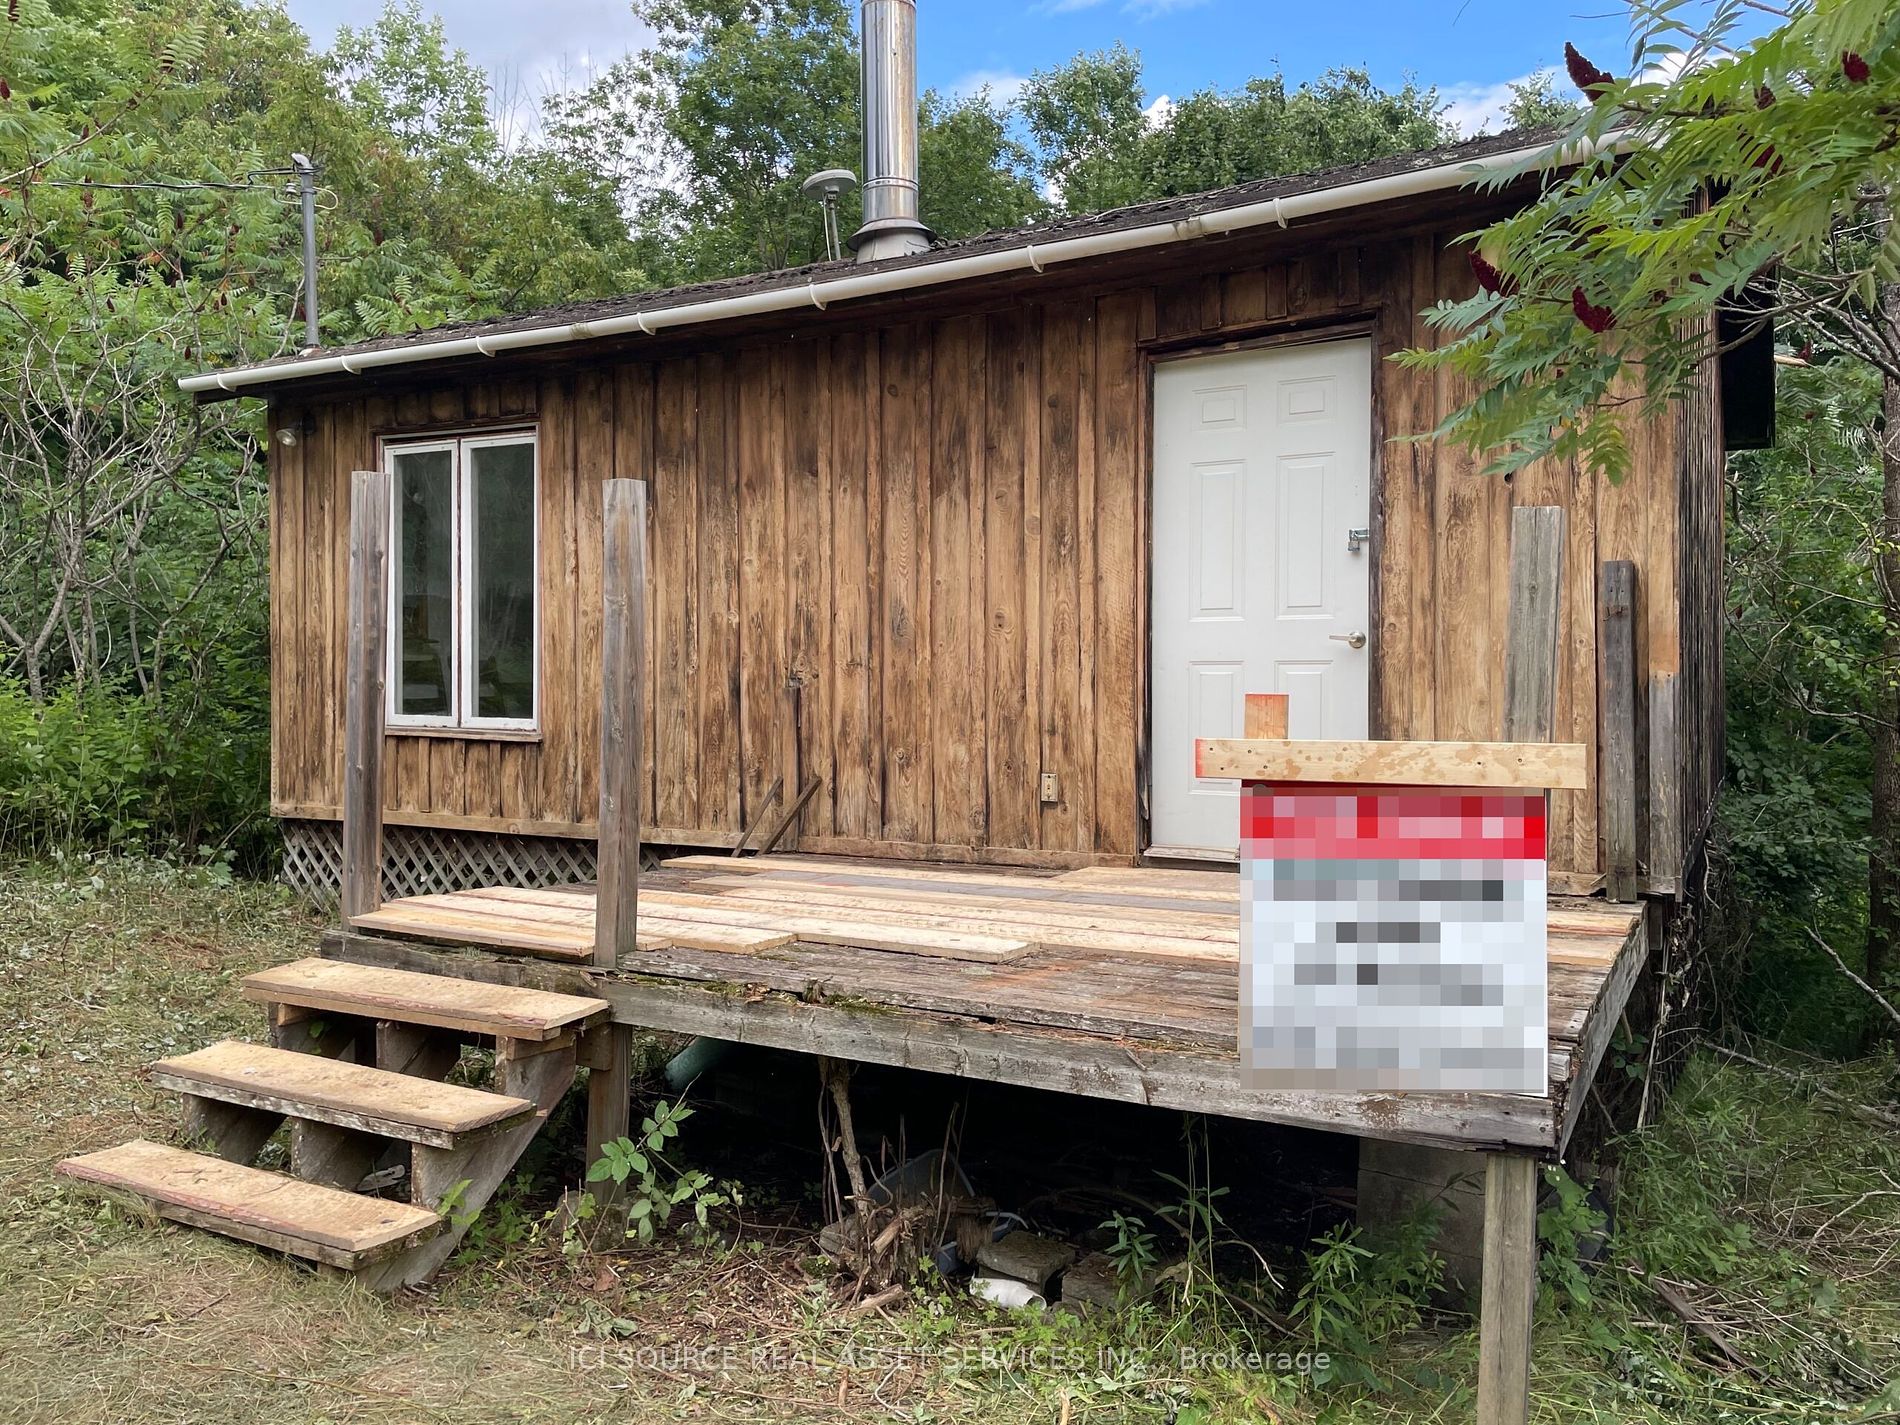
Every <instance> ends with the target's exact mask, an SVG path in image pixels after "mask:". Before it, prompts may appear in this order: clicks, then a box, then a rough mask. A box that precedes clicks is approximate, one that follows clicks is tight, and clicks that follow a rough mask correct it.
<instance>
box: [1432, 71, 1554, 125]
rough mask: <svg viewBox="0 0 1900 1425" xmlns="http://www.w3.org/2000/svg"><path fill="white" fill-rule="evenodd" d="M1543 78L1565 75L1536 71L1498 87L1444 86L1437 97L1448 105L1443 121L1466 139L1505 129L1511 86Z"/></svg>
mask: <svg viewBox="0 0 1900 1425" xmlns="http://www.w3.org/2000/svg"><path fill="white" fill-rule="evenodd" d="M1543 78H1556V79H1558V80H1559V81H1560V82H1561V79H1562V72H1561V71H1560V70H1557V69H1539V70H1533V71H1532V72H1531V73H1529V74H1521V75H1519V76H1518V77H1517V78H1516V79H1506V80H1503V81H1502V82H1500V83H1497V84H1441V85H1440V86H1439V87H1438V97H1439V99H1440V100H1442V101H1443V102H1444V105H1445V108H1444V111H1443V113H1444V118H1445V120H1446V122H1447V123H1449V124H1450V125H1451V126H1452V127H1453V128H1454V129H1456V130H1457V131H1458V132H1459V133H1460V134H1461V135H1463V136H1464V137H1466V138H1470V137H1471V136H1472V135H1474V134H1482V133H1486V132H1488V131H1490V130H1492V129H1502V128H1504V127H1505V126H1506V124H1507V123H1508V122H1509V121H1508V120H1507V119H1506V118H1505V116H1504V115H1505V110H1506V109H1507V108H1508V107H1509V106H1510V103H1511V86H1512V85H1514V84H1529V83H1530V82H1531V81H1533V80H1536V79H1543Z"/></svg>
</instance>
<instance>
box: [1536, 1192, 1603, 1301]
mask: <svg viewBox="0 0 1900 1425" xmlns="http://www.w3.org/2000/svg"><path fill="white" fill-rule="evenodd" d="M1544 1181H1545V1183H1547V1184H1548V1185H1549V1186H1550V1188H1551V1190H1552V1191H1553V1192H1555V1193H1556V1194H1557V1197H1556V1200H1555V1201H1554V1202H1552V1203H1551V1205H1550V1206H1549V1207H1546V1208H1545V1209H1544V1210H1543V1211H1542V1212H1539V1213H1538V1214H1537V1240H1538V1242H1539V1243H1540V1244H1542V1247H1543V1254H1542V1256H1541V1257H1540V1258H1539V1259H1538V1264H1537V1275H1538V1279H1539V1280H1540V1281H1542V1282H1543V1284H1544V1285H1545V1286H1546V1287H1547V1288H1549V1289H1550V1291H1551V1292H1552V1293H1553V1294H1555V1295H1556V1296H1557V1297H1558V1298H1559V1299H1560V1300H1562V1301H1565V1302H1567V1303H1569V1304H1571V1305H1573V1306H1588V1305H1589V1304H1590V1279H1589V1277H1588V1276H1586V1275H1585V1274H1584V1270H1583V1266H1582V1264H1581V1263H1580V1262H1578V1260H1577V1246H1578V1244H1579V1243H1580V1242H1582V1241H1584V1240H1585V1239H1586V1238H1592V1237H1600V1236H1601V1235H1602V1233H1603V1225H1604V1216H1603V1214H1602V1213H1601V1212H1598V1211H1597V1210H1596V1208H1594V1207H1592V1206H1591V1205H1590V1194H1589V1193H1588V1192H1586V1191H1585V1190H1584V1189H1583V1188H1582V1187H1581V1186H1579V1185H1578V1184H1577V1182H1576V1180H1575V1179H1573V1178H1572V1177H1571V1176H1570V1174H1568V1173H1566V1172H1565V1171H1564V1170H1563V1169H1562V1168H1556V1167H1546V1168H1545V1169H1544Z"/></svg>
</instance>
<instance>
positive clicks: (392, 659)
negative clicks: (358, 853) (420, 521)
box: [383, 430, 542, 732]
mask: <svg viewBox="0 0 1900 1425" xmlns="http://www.w3.org/2000/svg"><path fill="white" fill-rule="evenodd" d="M497 445H525V446H527V447H528V449H529V451H530V452H531V461H532V464H531V471H532V477H531V478H532V481H533V484H532V487H531V492H530V503H531V505H532V507H533V515H534V528H533V530H532V532H531V533H530V535H529V540H530V546H529V547H530V548H532V549H533V551H534V574H533V578H534V630H533V632H532V634H531V635H530V638H531V640H532V644H533V647H532V650H531V651H532V653H533V658H534V665H533V678H534V682H533V693H532V695H531V696H532V700H533V712H532V714H531V715H530V716H528V717H525V718H519V717H478V716H476V715H475V714H474V713H473V712H471V711H470V709H472V708H473V707H474V706H475V660H474V659H472V658H471V657H469V656H468V655H469V652H470V650H471V649H472V648H473V646H474V637H475V606H474V592H473V591H474V581H473V580H472V579H471V578H470V577H469V575H470V572H471V564H472V562H473V558H474V548H475V542H474V522H475V516H474V502H473V501H472V500H470V499H469V498H468V495H469V487H470V484H471V482H472V480H473V478H474V476H473V472H472V470H471V467H470V462H469V459H468V452H469V451H471V450H477V449H480V448H482V447H484V446H497ZM437 450H442V451H447V452H449V455H450V458H451V461H452V469H451V472H450V484H449V503H450V528H451V529H452V531H453V537H452V544H453V548H452V549H451V551H450V579H451V580H452V582H453V587H454V591H455V631H454V646H453V648H452V649H451V657H452V658H453V661H454V667H453V669H452V670H451V673H450V677H451V679H452V681H453V690H452V691H453V697H452V699H451V701H452V704H453V707H454V709H455V710H454V711H453V712H451V713H450V714H448V715H446V716H442V715H435V714H426V713H405V712H403V711H402V710H401V696H402V683H401V664H400V654H401V651H402V645H401V620H400V617H399V615H400V612H401V608H402V503H401V501H400V500H398V499H397V479H396V457H397V456H399V455H420V454H426V453H427V452H429V451H437ZM383 470H384V472H385V473H387V474H388V475H389V477H390V480H389V500H390V509H389V565H390V567H389V605H388V608H387V610H386V617H387V636H386V639H385V643H386V647H387V653H386V655H385V660H384V670H383V683H384V698H383V725H384V726H385V727H387V728H389V729H391V730H392V731H423V732H538V731H539V730H540V727H541V595H542V589H541V442H540V440H539V438H538V435H537V433H536V432H535V431H533V430H510V431H483V432H480V433H472V434H448V435H435V436H419V437H417V438H416V439H414V440H403V439H394V440H385V441H384V442H383Z"/></svg>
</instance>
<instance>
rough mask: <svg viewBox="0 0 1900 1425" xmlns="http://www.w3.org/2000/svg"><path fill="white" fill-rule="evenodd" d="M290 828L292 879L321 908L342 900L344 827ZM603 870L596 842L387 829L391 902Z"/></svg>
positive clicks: (587, 877) (386, 894)
mask: <svg viewBox="0 0 1900 1425" xmlns="http://www.w3.org/2000/svg"><path fill="white" fill-rule="evenodd" d="M283 828H284V869H283V879H284V882H285V884H287V885H289V886H290V887H292V888H293V889H294V890H296V891H299V892H301V893H302V894H303V895H305V896H308V897H309V898H310V899H311V900H312V901H314V902H316V903H317V904H319V905H325V906H333V905H335V904H336V900H337V895H338V892H339V891H340V890H341V888H342V881H343V827H342V824H341V823H340V822H334V821H286V822H284V823H283ZM597 874H598V862H597V860H596V858H595V846H594V843H593V842H592V841H586V840H571V839H569V838H567V837H561V836H504V835H501V834H499V833H496V832H490V831H449V830H444V829H441V828H437V827H431V826H385V827H384V828H383V899H385V900H396V899H398V898H400V897H402V896H421V895H432V894H435V893H438V892H442V891H466V890H471V889H473V888H474V887H476V886H561V885H573V884H574V883H575V882H578V881H591V880H593V879H594V877H595V876H596V875H597Z"/></svg>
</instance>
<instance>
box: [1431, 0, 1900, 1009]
mask: <svg viewBox="0 0 1900 1425" xmlns="http://www.w3.org/2000/svg"><path fill="white" fill-rule="evenodd" d="M1761 8H1765V7H1762V6H1759V5H1756V4H1754V3H1753V0H1720V3H1718V4H1716V5H1715V6H1714V8H1713V10H1712V11H1711V12H1709V14H1708V16H1707V18H1706V20H1705V21H1704V22H1703V23H1701V24H1699V25H1698V24H1692V23H1691V22H1690V19H1689V18H1688V16H1689V15H1690V14H1691V12H1689V11H1688V10H1686V8H1685V7H1683V6H1681V5H1678V4H1675V3H1662V0H1657V3H1653V4H1644V5H1642V6H1640V7H1639V8H1638V11H1637V23H1636V26H1635V34H1634V43H1633V45H1632V53H1631V56H1630V61H1629V65H1628V72H1629V74H1630V76H1631V77H1628V78H1618V77H1616V76H1614V75H1612V74H1610V73H1608V72H1607V71H1605V70H1603V69H1602V68H1600V67H1599V66H1598V65H1597V64H1595V63H1594V62H1593V61H1591V60H1590V59H1588V58H1586V57H1585V56H1583V55H1581V54H1579V53H1577V52H1576V51H1575V50H1574V49H1570V50H1568V52H1567V53H1568V67H1569V71H1570V77H1571V79H1572V81H1573V82H1574V83H1575V84H1576V85H1577V86H1578V88H1579V89H1580V90H1581V91H1582V92H1583V93H1584V95H1585V96H1586V97H1587V98H1588V99H1589V101H1590V107H1589V110H1588V112H1587V113H1586V114H1585V116H1584V117H1583V118H1582V119H1581V120H1580V121H1579V122H1578V123H1577V124H1576V125H1575V126H1574V127H1573V128H1572V130H1571V131H1570V133H1569V134H1567V135H1566V137H1565V141H1564V144H1563V145H1560V146H1558V147H1553V149H1552V150H1551V152H1550V153H1548V154H1547V155H1545V157H1544V158H1543V159H1542V160H1541V161H1540V162H1541V164H1542V165H1543V166H1545V167H1547V168H1549V169H1550V170H1551V178H1550V181H1549V184H1548V186H1547V190H1546V193H1545V196H1544V197H1543V198H1542V199H1541V200H1540V201H1538V202H1536V203H1533V204H1531V205H1529V206H1528V207H1526V208H1525V209H1523V210H1522V211H1520V212H1518V213H1516V214H1514V215H1513V216H1512V217H1510V218H1508V219H1506V220H1504V221H1503V222H1501V223H1499V224H1497V225H1495V226H1494V227H1492V228H1490V229H1487V230H1486V231H1485V232H1484V233H1482V234H1479V235H1477V237H1478V247H1477V252H1478V256H1477V257H1476V258H1475V259H1474V262H1473V267H1474V271H1475V274H1476V277H1477V286H1478V290H1477V292H1476V293H1475V294H1474V295H1473V296H1472V297H1471V298H1470V299H1468V300H1467V301H1464V302H1458V303H1447V304H1444V305H1443V306H1441V307H1440V308H1439V309H1438V310H1436V311H1435V312H1434V313H1433V314H1432V315H1431V320H1432V322H1433V323H1434V325H1436V326H1437V327H1439V328H1440V329H1442V330H1443V331H1445V332H1446V333H1447V334H1448V337H1449V339H1448V340H1447V341H1446V342H1445V343H1444V345H1443V346H1441V347H1439V348H1437V349H1435V350H1431V351H1416V352H1411V353H1407V354H1406V357H1405V359H1406V360H1408V361H1410V362H1411V363H1413V364H1414V365H1417V366H1421V367H1436V368H1445V369H1449V370H1451V371H1453V372H1456V373H1457V374H1458V375H1460V376H1461V377H1464V378H1466V379H1468V380H1469V381H1470V382H1471V383H1472V385H1473V388H1474V389H1477V390H1478V391H1480V393H1481V394H1480V395H1478V396H1477V398H1476V399H1474V400H1473V401H1472V402H1471V403H1470V404H1468V405H1466V406H1464V407H1463V408H1461V409H1459V410H1457V411H1455V412H1453V413H1452V415H1451V416H1450V417H1448V418H1447V420H1446V421H1445V422H1444V423H1443V425H1442V426H1441V427H1440V430H1439V432H1438V434H1441V435H1447V436H1452V437H1456V438H1458V439H1460V440H1462V441H1464V442H1466V443H1467V444H1469V445H1471V446H1472V447H1473V448H1474V449H1477V450H1480V451H1482V452H1484V454H1485V455H1486V456H1487V457H1488V459H1489V462H1490V463H1489V468H1490V469H1492V470H1493V471H1499V472H1506V471H1510V470H1514V469H1516V468H1519V467H1520V466H1522V465H1524V464H1525V463H1527V462H1529V461H1531V460H1534V459H1536V458H1538V457H1540V456H1543V455H1546V454H1555V455H1558V456H1569V455H1574V456H1577V457H1579V458H1581V459H1582V460H1583V461H1585V462H1586V463H1587V464H1588V465H1589V466H1591V467H1594V468H1595V469H1597V470H1600V471H1603V472H1605V473H1607V474H1608V475H1609V476H1610V477H1611V478H1613V479H1614V478H1620V477H1621V475H1622V474H1623V472H1624V471H1625V470H1626V469H1627V467H1628V463H1629V458H1630V456H1629V444H1628V428H1629V424H1630V420H1631V417H1632V416H1642V417H1645V418H1654V417H1657V416H1659V415H1661V414H1662V412H1663V411H1664V410H1665V409H1666V408H1667V406H1668V403H1670V402H1672V401H1674V400H1676V399H1677V398H1679V397H1681V396H1682V395H1683V394H1684V393H1685V392H1686V391H1687V390H1688V389H1689V388H1690V387H1691V385H1692V384H1693V383H1695V382H1696V381H1698V380H1700V379H1702V376H1703V372H1704V369H1705V367H1706V364H1707V363H1708V362H1709V361H1710V359H1711V357H1712V356H1713V354H1714V350H1715V336H1714V333H1715V330H1716V328H1715V324H1714V322H1713V320H1712V317H1713V314H1714V313H1715V311H1716V310H1717V309H1718V308H1719V307H1720V306H1722V305H1723V304H1724V303H1734V302H1742V303H1744V304H1745V305H1746V308H1747V310H1750V311H1752V312H1754V313H1756V315H1757V317H1758V319H1759V320H1763V321H1766V320H1776V321H1779V322H1780V323H1781V324H1782V326H1783V328H1784V330H1785V332H1786V334H1787V335H1789V336H1790V338H1791V339H1792V341H1793V342H1794V343H1795V344H1796V345H1797V346H1800V347H1802V348H1804V349H1810V348H1811V349H1814V350H1816V351H1819V352H1820V353H1822V354H1823V355H1827V356H1835V355H1844V356H1847V357H1851V358H1853V359H1855V360H1858V361H1862V362H1865V363H1866V364H1867V365H1868V366H1869V367H1871V368H1872V369H1873V370H1874V371H1876V372H1878V373H1879V377H1880V380H1881V382H1882V397H1881V400H1882V406H1883V420H1882V437H1881V451H1880V453H1881V462H1882V468H1883V481H1882V488H1881V495H1880V502H1879V505H1878V507H1877V509H1876V510H1875V511H1874V512H1873V515H1872V518H1871V520H1870V524H1871V528H1872V538H1871V540H1870V541H1869V544H1868V553H1867V557H1868V558H1869V560H1870V561H1871V568H1872V582H1873V587H1874V588H1875V589H1876V590H1877V591H1878V599H1877V612H1878V618H1879V626H1880V634H1879V647H1878V652H1877V656H1876V657H1875V658H1874V660H1873V662H1872V665H1871V671H1872V678H1873V684H1874V686H1873V688H1872V690H1871V692H1870V694H1869V699H1868V702H1867V704H1866V706H1865V708H1864V709H1863V711H1862V713H1861V717H1862V719H1863V723H1864V726H1865V727H1866V729H1867V733H1868V735H1869V737H1870V739H1871V742H1872V768H1871V779H1872V798H1871V809H1870V819H1871V836H1872V843H1871V855H1870V858H1869V888H1868V897H1867V900H1868V929H1867V936H1866V947H1865V965H1866V969H1867V971H1868V974H1869V977H1870V978H1871V979H1873V980H1874V981H1875V982H1876V983H1882V982H1884V981H1885V980H1886V979H1887V978H1888V977H1889V976H1890V975H1891V973H1892V971H1893V969H1894V966H1895V959H1896V952H1897V947H1900V262H1897V261H1896V259H1900V232H1897V231H1896V230H1895V229H1894V227H1893V226H1892V224H1891V222H1890V219H1889V215H1890V213H1891V205H1892V190H1893V184H1894V180H1895V177H1896V173H1897V172H1900V26H1896V24H1895V23H1894V17H1893V8H1892V6H1891V4H1890V3H1885V0H1792V3H1790V4H1788V5H1787V6H1786V7H1785V8H1784V9H1781V10H1779V11H1777V13H1779V14H1780V15H1781V16H1782V19H1783V23H1782V24H1781V25H1779V26H1778V27H1777V28H1776V29H1774V30H1772V31H1771V32H1770V33H1768V34H1766V35H1764V36H1762V37H1761V38H1759V39H1756V40H1753V41H1752V42H1751V41H1746V40H1744V39H1743V38H1742V37H1741V26H1742V22H1743V21H1744V20H1745V19H1748V18H1750V17H1751V16H1752V15H1754V14H1756V13H1758V12H1759V10H1760V9H1761ZM1570 145H1587V146H1590V147H1591V148H1592V149H1593V150H1594V152H1593V154H1592V156H1589V157H1586V158H1585V159H1584V160H1583V161H1582V162H1581V163H1580V164H1578V165H1577V166H1576V167H1574V168H1572V169H1570V170H1569V171H1559V170H1558V164H1559V160H1560V157H1561V154H1562V153H1563V152H1565V151H1568V152H1569V153H1571V154H1572V155H1573V156H1574V155H1575V153H1576V152H1577V150H1576V149H1575V148H1570V147H1569V146H1570ZM1533 166H1536V165H1533ZM1496 181H1498V182H1500V183H1502V182H1504V181H1507V180H1506V179H1505V178H1502V177H1500V178H1499V179H1498V180H1496Z"/></svg>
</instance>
